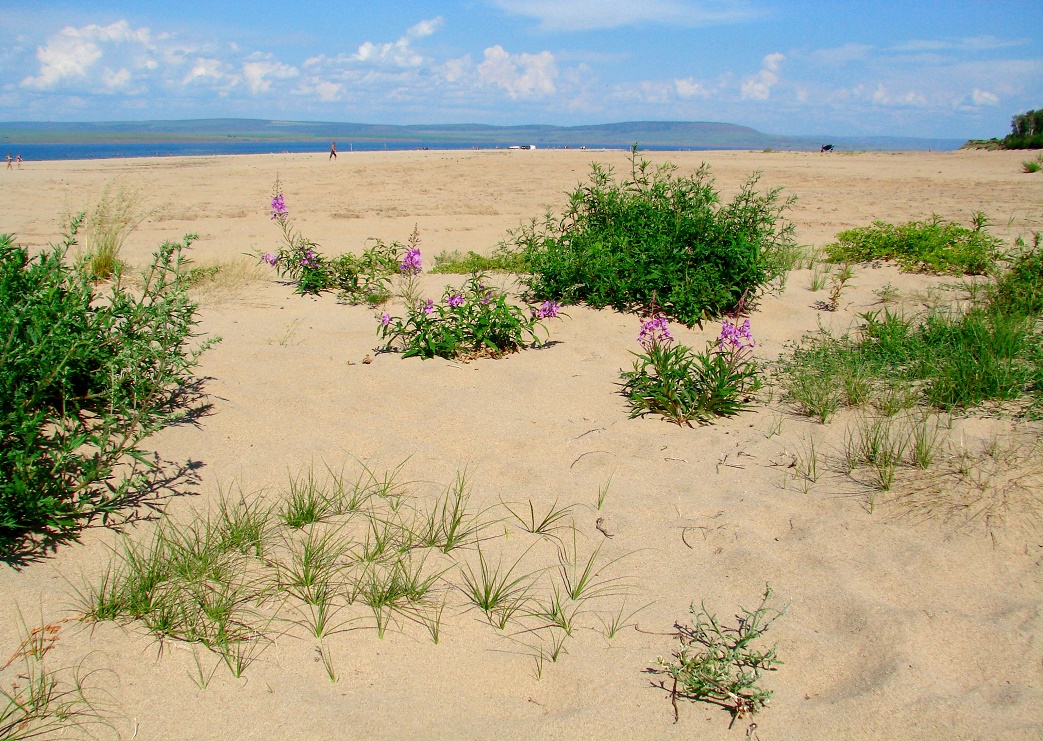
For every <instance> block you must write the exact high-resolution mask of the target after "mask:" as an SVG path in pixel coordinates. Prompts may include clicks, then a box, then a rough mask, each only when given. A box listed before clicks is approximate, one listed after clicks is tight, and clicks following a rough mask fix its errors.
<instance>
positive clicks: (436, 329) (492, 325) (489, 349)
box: [377, 256, 560, 358]
mask: <svg viewBox="0 0 1043 741" xmlns="http://www.w3.org/2000/svg"><path fill="white" fill-rule="evenodd" d="M418 257H419V256H418ZM487 280H488V278H487V277H486V276H485V275H484V274H482V273H472V274H471V275H470V277H468V279H467V281H466V283H465V284H464V286H463V288H460V289H457V288H454V287H452V286H447V287H446V289H445V293H444V294H443V295H442V300H441V301H440V302H439V303H437V304H436V303H435V301H434V300H433V299H427V300H426V301H415V302H413V301H409V300H407V303H406V310H407V314H406V317H405V318H404V319H402V318H399V317H392V316H391V315H390V314H388V313H385V314H383V315H382V316H381V317H380V320H379V324H378V326H377V332H378V334H379V335H380V337H381V338H382V339H383V340H384V341H385V343H384V350H385V351H390V350H393V349H396V348H398V349H401V351H402V355H403V357H407V358H408V357H413V356H418V357H421V358H433V357H440V358H476V357H494V358H499V357H503V356H504V355H506V354H508V353H512V352H517V351H518V350H521V349H522V348H523V347H527V346H529V345H533V344H536V345H539V344H541V343H542V340H541V339H540V336H539V334H538V330H541V329H544V327H543V322H544V321H545V320H546V319H552V318H555V317H557V316H558V315H559V313H560V312H559V307H558V305H557V304H556V303H554V302H553V301H546V302H544V303H543V305H541V306H539V307H531V308H523V307H521V306H517V305H515V304H512V303H509V302H508V301H507V295H506V294H505V293H503V292H502V291H497V290H495V289H493V288H490V287H489V286H487V285H486V282H487Z"/></svg>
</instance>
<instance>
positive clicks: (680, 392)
mask: <svg viewBox="0 0 1043 741" xmlns="http://www.w3.org/2000/svg"><path fill="white" fill-rule="evenodd" d="M749 327H750V323H749V320H747V321H746V322H745V324H743V326H742V327H735V325H733V324H731V323H730V322H728V321H727V320H725V322H724V326H723V327H722V330H721V336H720V338H719V339H717V340H716V341H714V342H710V343H707V347H706V350H705V351H703V352H701V353H699V352H695V351H693V350H692V349H691V348H689V347H686V346H685V345H681V344H677V345H674V344H672V342H673V337H672V336H671V335H670V332H669V329H668V327H667V324H666V319H665V318H664V317H660V318H657V319H652V320H649V321H647V322H645V323H644V324H642V326H641V335H640V336H639V338H638V341H639V342H641V344H642V345H643V347H644V348H645V352H644V353H640V354H638V353H635V355H637V360H635V361H634V370H632V371H624V372H623V373H622V374H621V378H622V379H623V394H624V396H626V397H627V399H628V401H629V403H630V417H631V419H632V418H634V417H638V416H641V415H644V414H660V415H662V416H663V417H665V418H666V419H668V420H670V421H671V422H675V423H677V424H678V425H684V424H687V425H689V426H691V420H693V419H694V420H697V421H699V422H703V423H706V422H710V421H712V420H713V419H714V418H715V417H731V416H734V415H736V414H738V413H739V412H741V411H742V410H744V409H746V408H747V405H746V402H747V400H748V398H749V395H750V394H751V393H753V392H754V391H756V390H757V389H758V388H759V387H760V379H759V375H758V370H757V364H756V363H754V362H753V361H752V360H751V359H750V357H749V348H751V347H753V339H752V337H751V336H750V331H749Z"/></svg>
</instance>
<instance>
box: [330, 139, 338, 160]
mask: <svg viewBox="0 0 1043 741" xmlns="http://www.w3.org/2000/svg"><path fill="white" fill-rule="evenodd" d="M330 159H331V160H335V159H337V142H333V144H330Z"/></svg>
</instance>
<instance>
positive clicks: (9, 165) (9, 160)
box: [7, 154, 12, 170]
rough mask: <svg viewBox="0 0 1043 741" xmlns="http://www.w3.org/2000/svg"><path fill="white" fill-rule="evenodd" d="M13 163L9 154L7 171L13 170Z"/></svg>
mask: <svg viewBox="0 0 1043 741" xmlns="http://www.w3.org/2000/svg"><path fill="white" fill-rule="evenodd" d="M11 162H12V159H11V155H10V154H8V155H7V169H8V170H10V169H11Z"/></svg>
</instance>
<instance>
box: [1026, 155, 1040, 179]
mask: <svg viewBox="0 0 1043 741" xmlns="http://www.w3.org/2000/svg"><path fill="white" fill-rule="evenodd" d="M1040 170H1043V154H1037V155H1036V158H1035V159H1031V160H1024V161H1023V162H1022V163H1021V171H1022V172H1024V173H1030V174H1031V173H1033V172H1039V171H1040Z"/></svg>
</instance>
